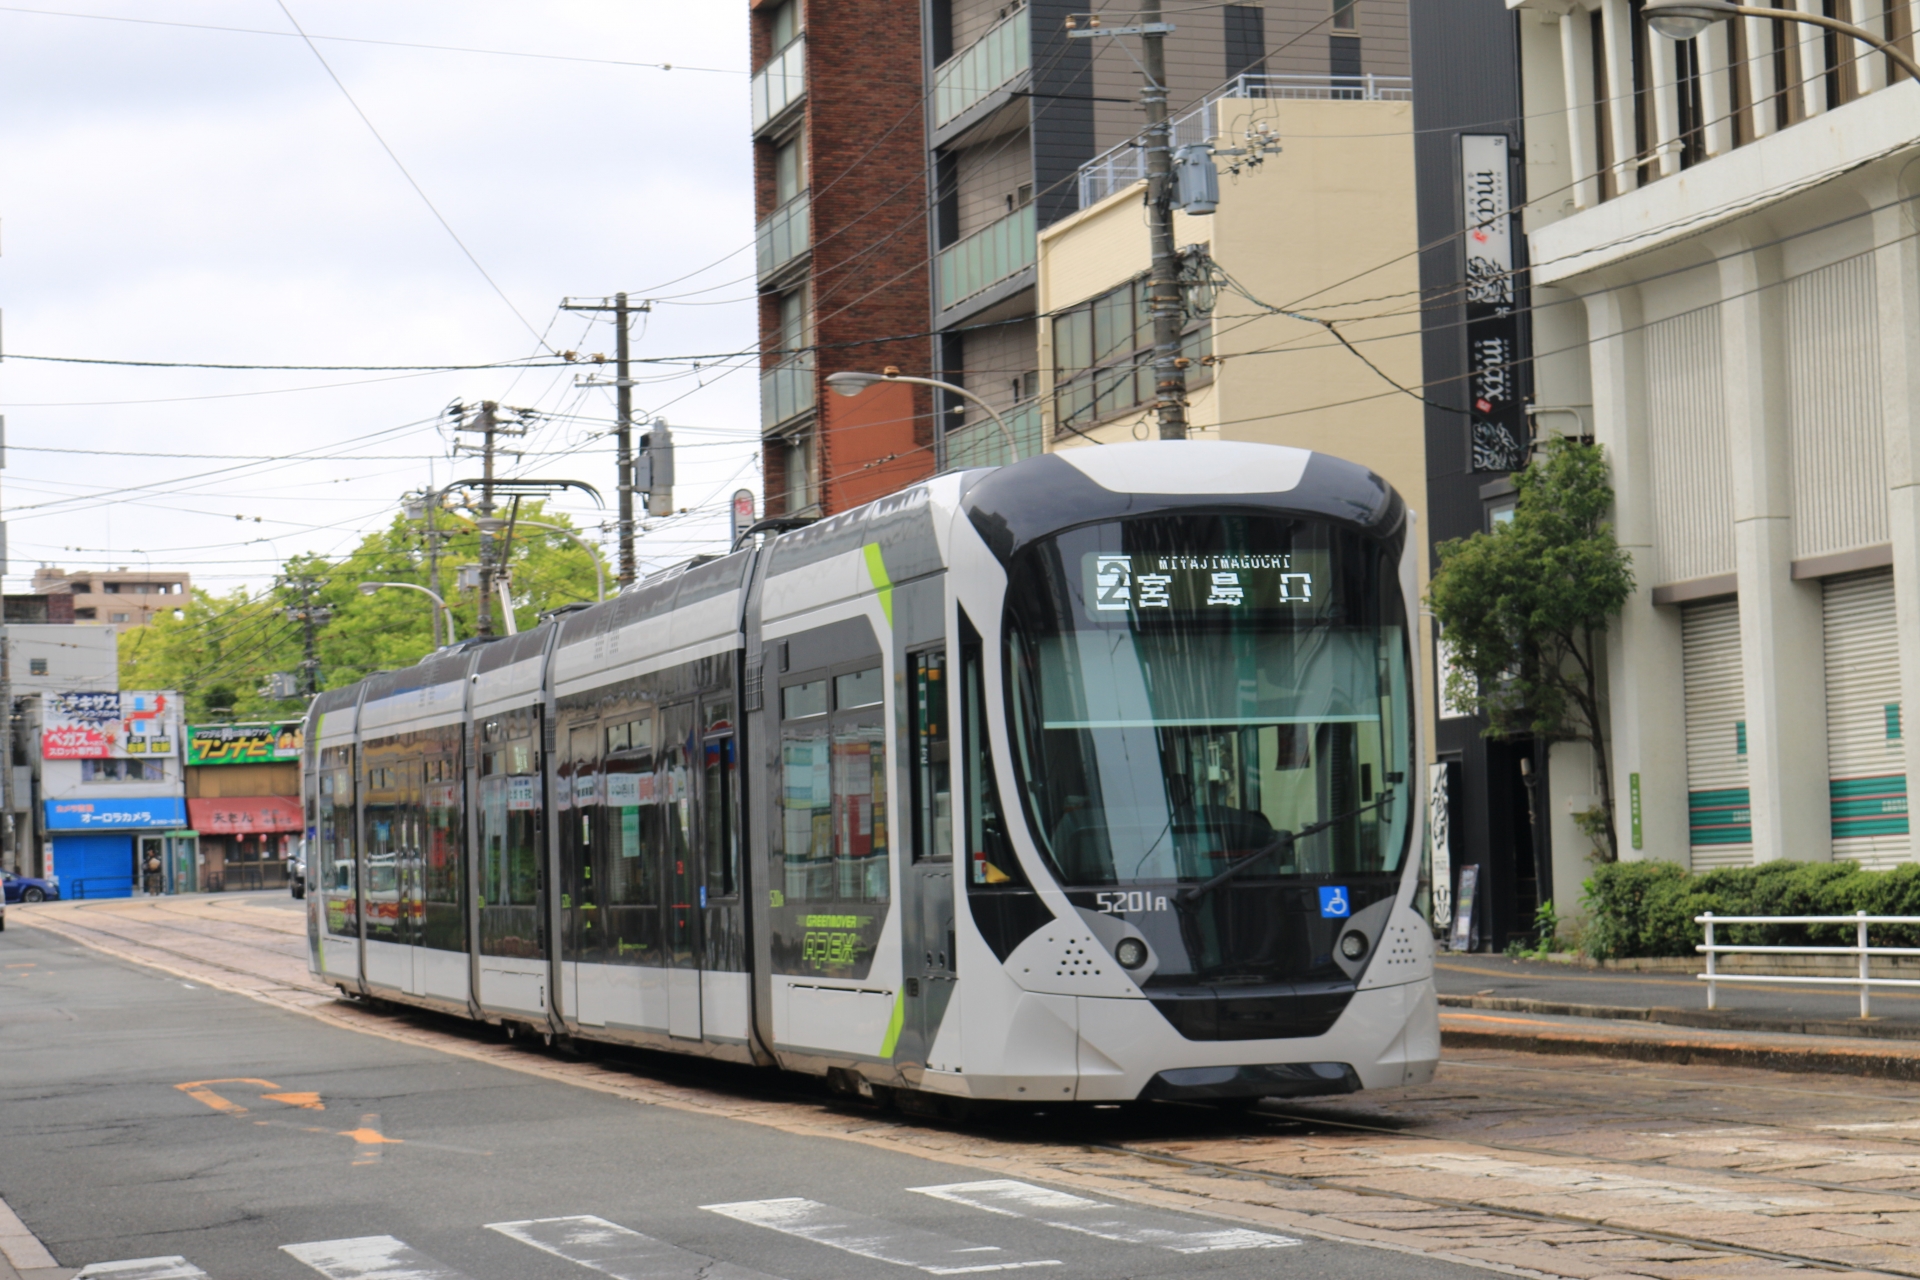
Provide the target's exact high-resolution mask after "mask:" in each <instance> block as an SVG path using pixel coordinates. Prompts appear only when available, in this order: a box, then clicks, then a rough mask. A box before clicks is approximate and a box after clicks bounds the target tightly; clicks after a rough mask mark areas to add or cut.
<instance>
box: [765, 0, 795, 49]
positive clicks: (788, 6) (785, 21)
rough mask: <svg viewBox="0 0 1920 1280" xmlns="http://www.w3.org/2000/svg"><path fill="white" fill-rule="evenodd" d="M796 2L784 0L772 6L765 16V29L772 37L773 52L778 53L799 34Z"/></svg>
mask: <svg viewBox="0 0 1920 1280" xmlns="http://www.w3.org/2000/svg"><path fill="white" fill-rule="evenodd" d="M799 8H800V5H799V3H798V0H784V2H783V3H781V4H777V5H774V6H773V9H772V11H771V12H769V13H768V15H767V27H768V30H769V32H770V33H771V34H772V36H773V51H774V52H775V53H778V52H779V51H780V50H782V49H784V48H786V47H787V46H788V45H789V44H792V43H793V38H794V36H796V35H798V34H799V32H800V15H799V13H798V10H799Z"/></svg>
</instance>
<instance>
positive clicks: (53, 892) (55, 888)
mask: <svg viewBox="0 0 1920 1280" xmlns="http://www.w3.org/2000/svg"><path fill="white" fill-rule="evenodd" d="M0 886H3V887H4V889H5V893H4V894H0V897H4V898H5V899H6V900H7V901H8V902H58V901H59V900H60V882H59V881H58V880H56V879H52V878H48V879H45V880H42V879H40V878H39V877H37V876H17V875H15V874H13V872H11V871H0Z"/></svg>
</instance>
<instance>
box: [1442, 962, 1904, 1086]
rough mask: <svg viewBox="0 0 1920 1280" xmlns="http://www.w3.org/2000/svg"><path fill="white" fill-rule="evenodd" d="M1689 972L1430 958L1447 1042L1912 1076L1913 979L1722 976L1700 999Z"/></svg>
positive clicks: (1702, 988)
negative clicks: (1865, 997) (1896, 982)
mask: <svg viewBox="0 0 1920 1280" xmlns="http://www.w3.org/2000/svg"><path fill="white" fill-rule="evenodd" d="M1696 971H1697V970H1681V971H1665V972H1645V971H1622V970H1613V969H1590V968H1584V967H1578V966H1573V965H1564V964H1552V963H1546V962H1540V961H1530V960H1509V959H1508V958H1506V957H1505V956H1495V955H1455V954H1450V953H1443V954H1441V955H1440V956H1439V957H1437V959H1436V960H1435V964H1434V977H1435V980H1436V985H1437V986H1438V988H1439V991H1440V1005H1441V1017H1440V1027H1441V1037H1442V1043H1443V1044H1444V1045H1445V1046H1446V1047H1448V1048H1459V1049H1466V1048H1498V1049H1510V1050H1516V1051H1519V1052H1523V1053H1557V1054H1581V1055H1585V1056H1591V1057H1606V1058H1632V1059H1635V1060H1639V1061H1649V1062H1714V1063H1719V1064H1723V1065H1727V1066H1745V1067H1760V1068H1764V1069H1767V1070H1773V1071H1797V1072H1817V1073H1833V1074H1843V1075H1865V1076H1877V1077H1882V1078H1887V1079H1897V1080H1920V988H1914V989H1912V990H1911V991H1902V990H1899V989H1888V988H1884V987H1883V988H1877V989H1875V991H1874V993H1873V1010H1874V1016H1873V1017H1871V1018H1868V1019H1862V1018H1861V1017H1860V1016H1859V1012H1860V998H1859V992H1858V989H1857V988H1849V987H1844V986H1842V987H1804V986H1797V985H1792V984H1786V983H1780V984H1774V983H1766V982H1754V983H1746V982H1741V983H1724V984H1721V986H1720V988H1719V997H1718V1000H1717V1001H1716V1003H1717V1004H1718V1005H1719V1008H1717V1009H1708V1008H1707V992H1706V983H1704V982H1702V981H1700V980H1699V979H1698V978H1696V977H1694V976H1693V973H1694V972H1696Z"/></svg>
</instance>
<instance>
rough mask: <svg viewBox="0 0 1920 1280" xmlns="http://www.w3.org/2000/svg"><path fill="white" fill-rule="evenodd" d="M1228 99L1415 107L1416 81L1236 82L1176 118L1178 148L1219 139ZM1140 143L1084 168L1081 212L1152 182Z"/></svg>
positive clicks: (1310, 78) (1245, 78)
mask: <svg viewBox="0 0 1920 1280" xmlns="http://www.w3.org/2000/svg"><path fill="white" fill-rule="evenodd" d="M1229 98H1280V99H1291V100H1296V101H1298V100H1306V101H1318V102H1411V101H1412V100H1413V78H1412V77H1411V76H1376V75H1363V76H1331V75H1329V76H1318V75H1265V74H1256V73H1254V72H1248V73H1246V74H1245V75H1241V76H1236V77H1235V78H1234V79H1232V80H1230V81H1228V82H1227V84H1226V86H1225V87H1224V88H1221V89H1217V90H1215V91H1214V92H1213V93H1210V94H1208V95H1207V97H1206V98H1205V100H1203V101H1202V102H1200V103H1198V104H1197V105H1195V106H1193V107H1191V108H1189V109H1188V110H1187V111H1185V112H1183V113H1181V114H1180V115H1178V116H1176V117H1174V121H1173V145H1174V146H1175V147H1176V148H1178V147H1188V146H1196V145H1198V144H1200V143H1202V142H1206V141H1208V140H1210V139H1212V138H1215V137H1218V136H1219V133H1220V104H1221V103H1222V102H1224V101H1226V100H1227V99H1229ZM1141 141H1142V140H1141V139H1140V138H1138V137H1134V138H1130V139H1128V140H1127V141H1125V142H1123V143H1121V144H1120V145H1119V146H1117V147H1114V148H1112V149H1110V150H1108V151H1106V152H1104V153H1102V154H1100V155H1098V156H1095V157H1094V158H1093V159H1092V160H1089V161H1088V162H1087V163H1086V164H1084V165H1082V166H1080V207H1081V208H1082V209H1086V208H1089V207H1091V206H1093V205H1096V204H1098V203H1099V202H1100V201H1102V200H1105V199H1106V198H1107V197H1108V196H1110V195H1112V194H1113V193H1114V192H1116V191H1123V190H1125V189H1126V188H1128V187H1130V186H1132V185H1133V184H1134V183H1136V182H1139V181H1140V180H1141V179H1142V178H1145V177H1146V176H1147V153H1146V150H1145V148H1143V147H1142V146H1141Z"/></svg>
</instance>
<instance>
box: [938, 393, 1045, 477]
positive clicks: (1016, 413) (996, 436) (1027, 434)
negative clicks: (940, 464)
mask: <svg viewBox="0 0 1920 1280" xmlns="http://www.w3.org/2000/svg"><path fill="white" fill-rule="evenodd" d="M1000 416H1001V417H1003V418H1005V419H1006V420H1007V427H1008V429H1009V430H1011V431H1012V432H1013V441H1014V443H1015V444H1016V445H1018V446H1019V447H1020V457H1022V458H1031V457H1034V456H1036V455H1038V454H1039V453H1041V452H1042V451H1043V445H1042V443H1041V435H1040V402H1039V401H1038V400H1023V401H1021V402H1020V403H1019V404H1017V405H1015V406H1013V408H1011V409H1005V410H1002V411H1001V414H1000ZM1015 461H1018V459H1015V458H1009V457H1008V456H1007V438H1006V437H1005V436H1004V435H1002V434H1000V428H999V426H998V424H996V423H995V422H994V420H993V419H992V418H989V417H986V416H985V415H982V416H981V418H980V420H979V421H977V422H969V423H968V424H967V425H966V426H964V427H955V428H954V429H953V430H952V431H949V432H947V468H948V470H950V471H960V470H964V469H965V468H967V467H1000V466H1005V465H1006V464H1007V463H1009V462H1015Z"/></svg>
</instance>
